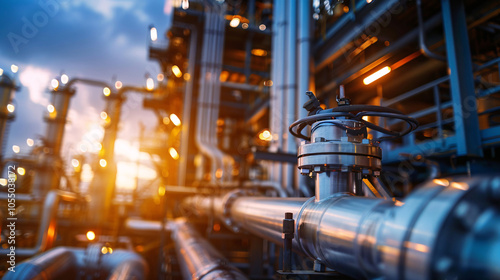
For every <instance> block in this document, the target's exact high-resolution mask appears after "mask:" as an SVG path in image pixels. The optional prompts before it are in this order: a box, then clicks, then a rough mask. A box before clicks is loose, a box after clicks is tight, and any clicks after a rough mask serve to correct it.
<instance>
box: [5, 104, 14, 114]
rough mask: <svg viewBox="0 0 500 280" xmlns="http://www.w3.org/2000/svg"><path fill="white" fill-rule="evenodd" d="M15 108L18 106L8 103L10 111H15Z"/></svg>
mask: <svg viewBox="0 0 500 280" xmlns="http://www.w3.org/2000/svg"><path fill="white" fill-rule="evenodd" d="M14 110H16V107H14V105H12V104H7V111H9V113H14Z"/></svg>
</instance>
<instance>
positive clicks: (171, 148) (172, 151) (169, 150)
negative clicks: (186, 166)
mask: <svg viewBox="0 0 500 280" xmlns="http://www.w3.org/2000/svg"><path fill="white" fill-rule="evenodd" d="M168 152H169V154H170V156H171V157H172V158H173V159H179V153H177V151H176V150H175V149H174V148H173V147H170V149H168Z"/></svg>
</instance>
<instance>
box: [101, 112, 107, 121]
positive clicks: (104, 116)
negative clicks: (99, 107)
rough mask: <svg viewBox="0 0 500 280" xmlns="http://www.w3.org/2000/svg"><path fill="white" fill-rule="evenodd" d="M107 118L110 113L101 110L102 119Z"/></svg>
mask: <svg viewBox="0 0 500 280" xmlns="http://www.w3.org/2000/svg"><path fill="white" fill-rule="evenodd" d="M107 118H108V113H106V112H104V111H103V112H101V119H103V120H105V119H107Z"/></svg>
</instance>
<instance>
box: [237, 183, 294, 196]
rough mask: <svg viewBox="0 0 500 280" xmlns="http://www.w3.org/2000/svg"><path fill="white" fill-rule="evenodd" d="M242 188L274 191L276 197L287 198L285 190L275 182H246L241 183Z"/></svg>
mask: <svg viewBox="0 0 500 280" xmlns="http://www.w3.org/2000/svg"><path fill="white" fill-rule="evenodd" d="M243 187H244V188H252V187H253V188H263V189H272V190H274V191H276V193H277V194H278V196H280V197H287V196H288V194H287V193H286V191H285V189H283V188H282V187H281V184H280V183H278V182H275V181H247V182H244V183H243Z"/></svg>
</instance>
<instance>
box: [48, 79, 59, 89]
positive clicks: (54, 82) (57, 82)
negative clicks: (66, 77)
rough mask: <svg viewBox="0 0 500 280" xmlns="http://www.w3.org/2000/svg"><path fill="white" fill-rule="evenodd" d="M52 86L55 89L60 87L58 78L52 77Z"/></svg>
mask: <svg viewBox="0 0 500 280" xmlns="http://www.w3.org/2000/svg"><path fill="white" fill-rule="evenodd" d="M50 86H52V88H53V89H57V88H58V87H59V81H58V80H57V79H52V81H50Z"/></svg>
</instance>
